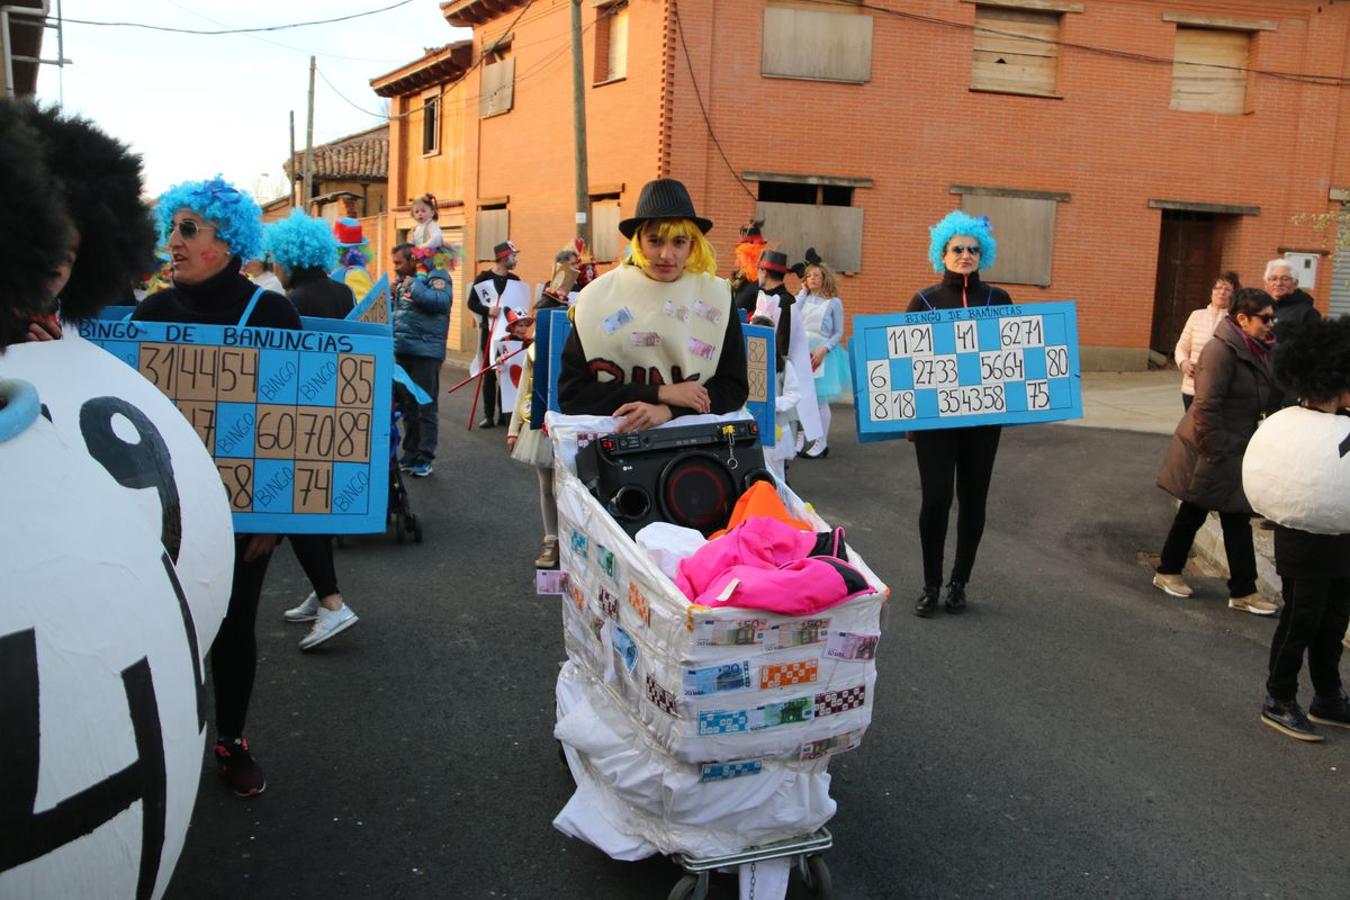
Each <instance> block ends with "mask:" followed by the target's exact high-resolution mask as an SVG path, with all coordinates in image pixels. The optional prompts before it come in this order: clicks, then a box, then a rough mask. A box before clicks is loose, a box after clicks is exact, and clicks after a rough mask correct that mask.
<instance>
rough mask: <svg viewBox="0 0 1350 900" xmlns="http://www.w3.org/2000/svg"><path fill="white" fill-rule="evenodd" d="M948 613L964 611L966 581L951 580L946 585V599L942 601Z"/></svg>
mask: <svg viewBox="0 0 1350 900" xmlns="http://www.w3.org/2000/svg"><path fill="white" fill-rule="evenodd" d="M944 605H945V606H946V607H947V612H949V613H963V612H965V611H966V583H965V582H964V581H953V582H951V583H950V584H948V585H947V599H946V600H945V601H944Z"/></svg>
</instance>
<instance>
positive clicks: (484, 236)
mask: <svg viewBox="0 0 1350 900" xmlns="http://www.w3.org/2000/svg"><path fill="white" fill-rule="evenodd" d="M476 231H477V232H478V237H477V239H476V240H475V241H474V246H475V248H476V249H477V251H478V252H477V253H476V254H474V256H475V258H477V259H480V260H483V259H495V258H496V257H494V256H493V255H492V248H493V247H495V246H497V245H498V244H500V243H501V242H502V241H504V240H507V239H508V238H509V237H510V236H511V211H510V210H508V209H505V208H500V209H480V210H479V211H478V227H477V229H476Z"/></svg>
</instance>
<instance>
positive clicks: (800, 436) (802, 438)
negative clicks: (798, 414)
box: [797, 428, 806, 456]
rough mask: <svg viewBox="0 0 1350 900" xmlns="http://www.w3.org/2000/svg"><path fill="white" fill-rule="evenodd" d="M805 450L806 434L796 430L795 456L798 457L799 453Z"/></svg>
mask: <svg viewBox="0 0 1350 900" xmlns="http://www.w3.org/2000/svg"><path fill="white" fill-rule="evenodd" d="M805 449H806V432H805V431H802V430H801V429H800V428H798V429H797V455H798V456H800V455H801V452H802V451H803V450H805Z"/></svg>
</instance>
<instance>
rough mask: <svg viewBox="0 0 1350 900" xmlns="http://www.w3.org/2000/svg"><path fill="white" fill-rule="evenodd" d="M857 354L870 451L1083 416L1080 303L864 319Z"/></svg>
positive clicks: (862, 423) (864, 435)
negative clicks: (915, 437) (946, 433)
mask: <svg viewBox="0 0 1350 900" xmlns="http://www.w3.org/2000/svg"><path fill="white" fill-rule="evenodd" d="M850 349H851V352H852V369H853V390H854V402H855V404H856V415H857V421H858V435H859V438H860V439H861V440H863V441H868V440H885V439H887V438H894V437H902V436H903V435H904V434H905V433H906V432H910V431H923V430H926V429H931V428H961V427H963V426H971V425H1015V424H1024V423H1030V422H1054V421H1059V420H1062V419H1076V418H1079V417H1081V416H1082V415H1083V397H1082V385H1081V381H1080V375H1079V367H1078V316H1077V307H1076V306H1075V304H1073V303H1072V302H1066V303H1037V304H1034V305H1029V304H1022V305H1016V304H1014V305H1011V306H981V307H971V308H969V309H943V310H928V311H923V312H912V313H890V314H887V315H880V316H855V317H854V319H853V340H851V341H850Z"/></svg>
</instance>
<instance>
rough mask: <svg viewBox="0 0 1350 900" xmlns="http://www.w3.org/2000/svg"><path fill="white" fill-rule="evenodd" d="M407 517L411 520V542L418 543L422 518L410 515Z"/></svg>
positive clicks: (420, 541)
mask: <svg viewBox="0 0 1350 900" xmlns="http://www.w3.org/2000/svg"><path fill="white" fill-rule="evenodd" d="M409 518H410V519H411V521H412V534H413V543H414V544H420V543H422V520H421V519H419V518H417V516H410V517H409Z"/></svg>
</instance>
